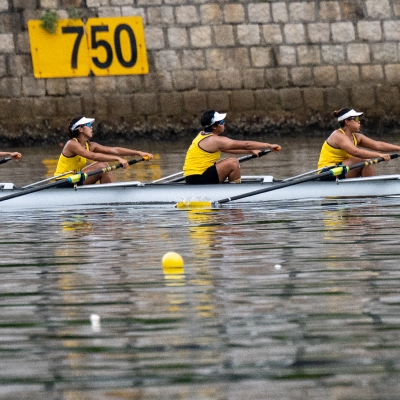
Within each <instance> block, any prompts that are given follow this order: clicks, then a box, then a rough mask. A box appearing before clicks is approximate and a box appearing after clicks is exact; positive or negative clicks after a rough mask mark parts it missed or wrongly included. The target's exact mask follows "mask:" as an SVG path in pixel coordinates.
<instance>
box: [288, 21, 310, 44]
mask: <svg viewBox="0 0 400 400" xmlns="http://www.w3.org/2000/svg"><path fill="white" fill-rule="evenodd" d="M283 32H284V34H285V39H286V40H285V43H287V44H297V43H305V42H306V36H305V30H304V26H303V24H285V26H284V28H283Z"/></svg>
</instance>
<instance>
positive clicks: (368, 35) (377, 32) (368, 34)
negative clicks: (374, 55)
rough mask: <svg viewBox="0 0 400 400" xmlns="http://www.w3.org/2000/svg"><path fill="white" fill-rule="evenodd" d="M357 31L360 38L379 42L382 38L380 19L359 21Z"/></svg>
mask: <svg viewBox="0 0 400 400" xmlns="http://www.w3.org/2000/svg"><path fill="white" fill-rule="evenodd" d="M357 31H358V38H359V39H360V40H366V41H368V42H379V41H380V40H381V39H382V29H381V23H380V22H379V21H358V23H357Z"/></svg>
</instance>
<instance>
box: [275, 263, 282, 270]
mask: <svg viewBox="0 0 400 400" xmlns="http://www.w3.org/2000/svg"><path fill="white" fill-rule="evenodd" d="M274 268H275V269H281V268H282V265H279V264H275V265H274Z"/></svg>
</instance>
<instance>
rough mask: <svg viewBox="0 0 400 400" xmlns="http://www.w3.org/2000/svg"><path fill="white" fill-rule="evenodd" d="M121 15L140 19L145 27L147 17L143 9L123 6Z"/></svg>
mask: <svg viewBox="0 0 400 400" xmlns="http://www.w3.org/2000/svg"><path fill="white" fill-rule="evenodd" d="M121 15H122V16H123V17H141V18H142V20H143V24H145V25H146V23H147V19H146V18H147V16H146V11H145V9H144V8H143V7H142V8H139V7H132V6H124V7H121Z"/></svg>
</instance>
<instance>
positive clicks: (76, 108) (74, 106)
mask: <svg viewBox="0 0 400 400" xmlns="http://www.w3.org/2000/svg"><path fill="white" fill-rule="evenodd" d="M53 101H54V102H55V104H56V109H57V111H58V113H59V115H60V116H61V115H67V116H68V117H67V118H66V123H65V125H68V122H67V121H68V120H69V119H71V118H73V117H74V116H75V115H81V114H82V109H83V107H82V98H81V97H80V96H76V97H75V96H66V97H55V98H53ZM91 115H92V114H89V115H88V117H89V116H91ZM93 115H94V116H95V114H93ZM65 128H66V126H65ZM66 136H67V135H65V137H66ZM60 139H64V136H62V137H61V136H60Z"/></svg>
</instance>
